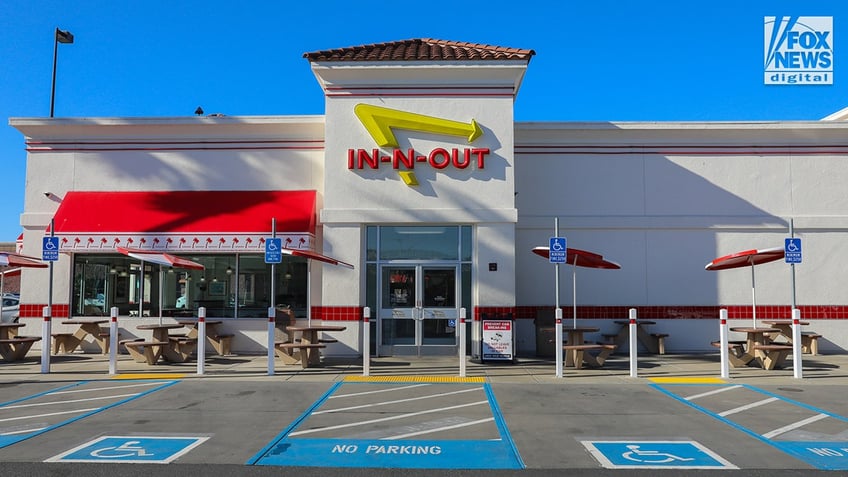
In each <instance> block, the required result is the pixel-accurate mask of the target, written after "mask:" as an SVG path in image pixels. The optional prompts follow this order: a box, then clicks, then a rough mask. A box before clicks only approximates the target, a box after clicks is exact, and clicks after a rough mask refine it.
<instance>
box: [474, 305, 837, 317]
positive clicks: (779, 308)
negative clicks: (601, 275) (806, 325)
mask: <svg viewBox="0 0 848 477" xmlns="http://www.w3.org/2000/svg"><path fill="white" fill-rule="evenodd" d="M631 308H635V309H636V316H637V317H638V318H640V319H651V320H673V319H688V320H692V319H718V318H719V313H720V311H721V310H722V309H726V310H727V317H728V318H729V319H745V318H747V319H753V315H754V313H753V312H754V309H753V307H752V306H751V305H713V306H692V305H681V306H671V305H665V306H579V305H578V306H577V318H583V319H607V318H609V319H618V320H620V319H626V318H628V317H629V316H630V309H631ZM553 309H554V308H553V307H552V306H519V307H516V308H515V317H516V318H518V319H522V318H523V319H532V318H536V315H537V313H538V312H539V310H551V311H552V310H553ZM798 309H799V310H800V311H801V318H802V319H805V320H846V319H848V305H800V306H798ZM572 310H573V309H572V308H571V307H570V306H565V307H562V314H563V318H569V317H571V316H572V315H573V311H572ZM791 318H792V307H791V306H789V305H757V319H763V320H769V319H786V320H788V319H791ZM475 319H477V318H476V315H475Z"/></svg>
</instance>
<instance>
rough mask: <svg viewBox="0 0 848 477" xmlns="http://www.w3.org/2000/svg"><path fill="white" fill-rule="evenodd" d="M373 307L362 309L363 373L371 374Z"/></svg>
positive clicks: (365, 374)
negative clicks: (371, 320) (371, 321)
mask: <svg viewBox="0 0 848 477" xmlns="http://www.w3.org/2000/svg"><path fill="white" fill-rule="evenodd" d="M370 319H371V308H369V307H367V306H366V307H365V308H363V309H362V375H363V376H370V375H371V323H370Z"/></svg>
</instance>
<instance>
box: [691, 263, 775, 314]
mask: <svg viewBox="0 0 848 477" xmlns="http://www.w3.org/2000/svg"><path fill="white" fill-rule="evenodd" d="M784 254H785V251H784V250H783V247H775V248H766V249H762V250H744V251H742V252H736V253H734V254H731V255H725V256H723V257H718V258H717V259H715V260H713V261H712V262H710V263H708V264H707V265H706V266H705V267H704V269H705V270H729V269H731V268H741V267H747V266H750V267H751V295H752V297H753V300H754V302H753V314H752V315H753V323H754V328H756V327H757V286H756V281H755V279H754V266H755V265H760V264H763V263H768V262H773V261H775V260H780V259H781V258H783V257H784Z"/></svg>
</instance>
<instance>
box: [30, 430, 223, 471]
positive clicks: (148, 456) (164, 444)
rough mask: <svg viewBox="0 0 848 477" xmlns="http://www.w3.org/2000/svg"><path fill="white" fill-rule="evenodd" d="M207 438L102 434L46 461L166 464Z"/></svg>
mask: <svg viewBox="0 0 848 477" xmlns="http://www.w3.org/2000/svg"><path fill="white" fill-rule="evenodd" d="M208 439H209V438H208V437H142V436H103V437H100V438H98V439H95V440H93V441H89V442H87V443H85V444H83V445H81V446H79V447H75V448H73V449H71V450H69V451H67V452H64V453H62V454H60V455H57V456H56V457H53V458H51V459H48V460H47V462H120V463H124V464H126V463H149V464H167V463H169V462H171V461H173V460H175V459H177V458H178V457H180V456H181V455H184V454H185V453H187V452H188V451H190V450H191V449H194V448H195V447H197V446H199V445H200V444H202V443H203V442H205V441H206V440H208Z"/></svg>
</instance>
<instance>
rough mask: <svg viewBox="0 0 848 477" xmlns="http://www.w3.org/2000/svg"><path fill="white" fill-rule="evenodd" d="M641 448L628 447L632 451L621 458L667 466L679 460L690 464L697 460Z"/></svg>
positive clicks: (635, 446)
mask: <svg viewBox="0 0 848 477" xmlns="http://www.w3.org/2000/svg"><path fill="white" fill-rule="evenodd" d="M640 447H641V446H637V445H629V446H627V448H628V449H630V451H629V452H625V453H624V454H621V457H624V458H625V459H627V460H632V461H633V462H642V463H646V464H667V463H669V462H674V461H676V460H679V461H681V462H688V461H690V460H695V459H693V458H690V457H678V456H676V455H674V454H668V453H666V452H657V451H652V450H640V449H639V448H640Z"/></svg>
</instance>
